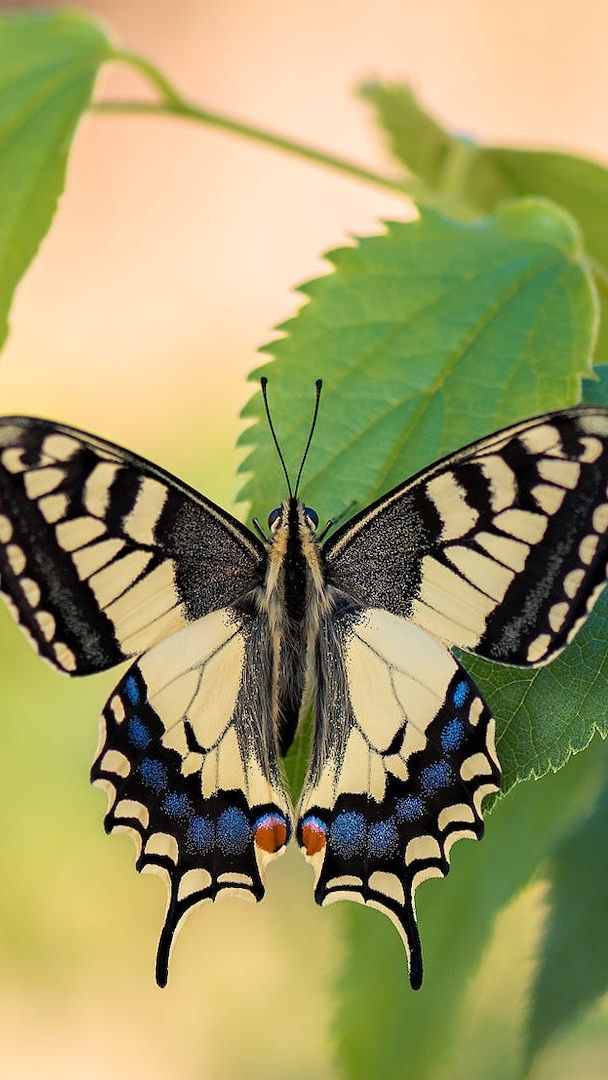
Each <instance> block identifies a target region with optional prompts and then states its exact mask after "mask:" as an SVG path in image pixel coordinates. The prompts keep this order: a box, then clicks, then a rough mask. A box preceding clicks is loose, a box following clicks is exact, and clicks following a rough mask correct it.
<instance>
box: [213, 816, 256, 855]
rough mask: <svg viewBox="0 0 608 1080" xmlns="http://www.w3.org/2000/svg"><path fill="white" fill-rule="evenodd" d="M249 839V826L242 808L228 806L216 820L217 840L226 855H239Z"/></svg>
mask: <svg viewBox="0 0 608 1080" xmlns="http://www.w3.org/2000/svg"><path fill="white" fill-rule="evenodd" d="M250 840H251V826H250V825H249V819H248V817H247V815H246V814H245V813H244V811H243V810H239V808H238V807H237V806H229V807H228V809H227V810H222V813H221V814H220V816H219V818H218V820H217V841H218V844H219V845H220V847H221V849H222V851H223V852H224V854H226V855H240V853H241V852H242V851H244V850H245V848H246V847H247V844H248V843H249V841H250Z"/></svg>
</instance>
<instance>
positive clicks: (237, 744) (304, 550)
mask: <svg viewBox="0 0 608 1080" xmlns="http://www.w3.org/2000/svg"><path fill="white" fill-rule="evenodd" d="M320 386H321V384H320V381H319V382H318V383H317V396H316V405H315V412H314V417H313V422H312V425H311V429H310V435H309V439H308V443H307V445H306V450H305V452H304V455H303V458H302V462H301V465H300V471H299V473H298V478H297V482H296V484H295V486H294V487H293V488H292V486H291V484H290V482H289V476H288V474H287V470H286V468H285V465H284V462H283V458H282V455H281V454H280V449H279V445H278V440H277V437H276V434H275V430H274V427H273V425H272V420H271V417H270V413H269V410H268V405H267V397H266V380H265V379H264V380H262V389H263V392H264V401H265V403H266V411H267V416H268V421H269V425H270V430H271V433H272V436H273V438H274V441H275V443H276V445H277V449H278V450H279V457H280V460H281V464H282V466H283V470H284V472H285V477H286V481H287V488H288V497H287V498H286V499H285V500H284V501H283V502H282V504H281V505H280V506H278V507H276V508H275V509H273V510H272V511H271V513H270V515H269V517H268V530H269V535H267V534H266V532H265V531H264V530H263V529H262V527H261V526H260V524H259V522H257V521H255V520H254V524H255V528H256V532H253V531H250V530H249V529H248V528H246V527H245V526H244V525H243V524H241V522H239V521H238V520H236V519H235V518H234V517H233V516H232V515H231V514H229V513H227V512H226V511H225V510H223V509H221V508H220V507H219V506H216V505H215V504H214V503H212V502H211V501H209V500H208V499H206V498H205V497H204V496H202V495H200V494H198V493H197V492H196V491H195V490H193V489H192V488H190V487H188V486H187V485H186V484H184V483H182V482H181V481H180V480H177V479H176V478H175V477H173V476H171V475H169V474H168V473H167V472H164V471H163V470H162V469H160V468H158V467H157V466H156V465H153V464H151V463H150V462H148V461H145V460H144V459H143V458H140V457H137V456H136V455H135V454H132V453H130V452H128V451H127V450H124V449H122V448H120V447H118V446H115V445H113V444H112V443H110V442H106V441H104V440H102V439H99V438H97V437H95V436H93V435H87V434H84V433H83V432H81V431H78V430H76V429H73V428H71V427H67V426H65V425H62V424H56V423H52V422H50V421H46V420H40V419H33V418H28V417H7V418H4V419H2V420H0V588H1V590H2V593H3V595H4V598H5V599H6V600H7V602H8V604H9V606H10V607H11V609H12V610H13V611H14V614H15V615H16V617H17V619H18V620H19V622H20V624H21V626H22V627H23V629H24V630H25V631H26V633H27V634H28V635H29V637H30V638H31V640H32V642H33V644H34V646H35V647H36V648H37V649H38V651H39V653H40V654H41V655H42V656H43V657H44V658H45V659H46V660H48V661H50V663H51V664H52V665H54V667H56V668H58V669H59V670H60V671H63V672H67V673H68V674H69V675H85V674H88V673H90V672H96V671H102V670H104V669H106V668H110V667H112V666H113V665H115V664H118V663H120V662H121V661H123V660H125V659H126V658H129V657H131V658H132V657H137V659H136V660H135V662H134V663H132V665H131V666H130V667H129V668H128V669H127V671H126V673H125V674H124V675H123V677H122V678H121V679H120V682H119V683H118V685H117V687H116V689H115V690H114V691H113V693H112V694H111V696H110V698H109V700H108V702H107V704H106V706H105V708H104V710H103V715H102V719H101V734H100V742H99V748H98V751H97V755H96V758H95V761H94V764H93V767H92V773H91V777H92V780H93V782H94V783H96V784H99V785H101V786H102V787H103V788H105V789H106V791H107V793H108V796H109V804H108V811H107V815H106V818H105V826H106V830H107V831H108V832H110V831H112V830H123V831H127V832H128V833H130V834H131V835H132V836H133V837H134V839H135V841H136V845H137V850H138V855H137V861H136V866H137V869H138V870H144V869H146V870H148V869H149V870H153V871H157V872H159V873H161V874H162V875H164V877H165V879H166V882H167V886H168V904H167V910H166V915H165V921H164V925H163V929H162V932H161V935H160V942H159V947H158V953H157V964H156V977H157V981H158V983H159V985H161V986H162V985H165V983H166V981H167V977H168V966H169V954H170V951H171V946H172V942H173V939H174V937H175V933H176V930H177V928H178V927H179V926H180V924H181V923H182V920H183V919H184V916H185V915H186V914H187V913H188V912H189V911H190V910H191V909H192V908H193V907H194V906H195V905H196V904H198V903H201V902H203V901H211V900H215V899H217V897H218V896H220V895H221V894H224V893H233V894H240V895H243V896H245V897H249V898H253V899H255V900H260V899H261V898H262V896H263V894H264V872H265V867H266V865H267V863H268V862H269V861H270V860H271V859H273V858H275V857H276V856H278V855H280V854H281V853H282V852H283V851H284V849H285V846H286V845H287V843H288V842H289V840H290V838H291V837H292V836H293V835H294V833H295V837H296V840H297V843H298V844H299V845H300V847H301V848H302V850H303V853H304V855H305V857H306V859H307V860H308V861H309V862H310V863H311V864H312V866H313V868H314V877H315V899H316V901H317V902H318V903H319V904H329V903H332V902H334V901H336V900H344V899H347V900H354V901H357V902H359V903H362V904H366V905H368V906H370V907H374V908H377V909H379V910H380V911H382V912H384V913H385V914H386V915H388V917H389V918H390V919H391V920H392V922H393V923H394V925H395V926H396V928H397V930H398V932H399V934H400V936H401V938H402V940H403V943H404V945H405V948H406V951H407V955H408V961H409V974H410V982H411V985H412V986H413V987H414V988H417V987H419V986H420V984H421V982H422V949H421V942H420V936H419V932H418V927H417V921H416V913H415V905H414V894H415V890H416V888H417V886H418V885H419V884H420V882H422V881H424V880H425V879H427V878H430V877H434V876H444V875H445V874H447V873H448V870H449V857H450V849H451V847H452V844H453V843H454V842H455V841H456V840H459V839H460V838H462V837H471V838H480V837H481V835H482V832H483V821H482V803H483V800H484V799H485V798H486V796H488V795H490V794H493V793H495V792H496V791H498V789H499V786H500V765H499V761H498V758H497V755H496V749H495V723H494V719H493V717H492V715H491V713H490V711H489V709H488V707H487V705H486V704H485V702H484V701H483V699H482V697H481V695H480V693H479V691H478V689H477V687H476V686H475V684H474V682H473V681H472V679H471V678H470V677H469V675H468V674H467V672H466V671H465V669H464V668H463V667H462V666H461V664H460V663H459V662H458V660H457V659H456V658H455V657H454V655H453V654H452V652H451V651H450V649H449V647H448V646H451V645H456V646H459V647H460V648H462V649H465V650H469V651H471V652H473V653H477V654H478V655H480V656H482V657H486V658H487V659H490V660H495V661H498V662H500V663H504V664H516V665H517V664H520V665H524V666H527V665H539V664H544V663H546V662H547V661H549V660H551V659H552V658H553V657H554V656H555V655H556V654H557V653H558V652H559V651H560V650H561V649H563V648H564V646H565V645H566V644H567V642H569V641H570V640H571V638H572V637H573V636H574V634H575V633H576V632H577V630H578V629H579V627H580V626H581V624H582V623H583V621H584V620H585V618H586V616H587V614H588V612H589V611H590V609H591V607H592V605H593V603H594V602H595V600H596V598H597V596H598V594H599V592H600V591H601V589H602V587H603V585H604V582H605V578H606V560H607V540H606V534H607V528H608V495H607V483H608V409H605V408H600V407H591V406H590V407H584V406H581V407H577V408H571V409H567V410H565V411H563V412H555V413H548V414H546V415H544V416H539V417H536V418H534V419H530V420H525V421H523V422H521V423H518V424H515V425H513V426H512V427H508V428H505V429H504V430H503V431H499V432H497V433H495V434H493V435H490V436H488V437H487V438H484V439H481V440H480V441H478V442H474V443H472V444H471V445H470V446H468V447H466V448H465V449H462V450H459V451H457V452H456V453H454V454H451V455H450V456H448V457H446V458H444V459H443V460H441V461H439V462H437V463H435V464H433V465H431V466H430V467H429V468H426V469H424V470H423V471H422V472H420V473H419V474H418V475H417V476H415V477H414V478H413V479H411V480H408V481H406V482H405V483H403V484H400V485H399V486H398V487H396V488H394V489H393V490H392V491H389V492H388V493H387V494H385V495H383V496H382V497H381V498H379V499H377V500H376V501H375V502H373V503H372V504H371V505H369V506H367V507H366V508H365V509H363V510H360V511H359V512H357V513H355V515H354V516H353V517H352V518H351V519H350V520H349V521H347V522H346V523H345V524H342V525H340V526H338V527H337V528H334V530H333V532H332V531H331V529H330V526H331V525H332V524H333V523H332V522H330V523H328V526H327V527H326V528H325V529H323V530H321V531H318V518H317V514H316V513H315V511H314V510H313V509H312V508H310V507H308V506H306V505H305V504H304V503H303V502H302V501H301V500H300V498H299V496H298V488H299V483H300V478H301V475H302V468H303V466H304V461H305V459H306V454H307V452H308V448H309V446H310V442H311V438H312V434H313V429H314V424H315V420H316V416H317V409H318V405H319V393H320ZM309 708H312V712H313V716H314V735H313V737H312V746H311V750H310V765H309V769H308V775H307V779H306V781H305V783H304V787H303V793H302V795H301V798H300V801H299V804H298V807H297V812H296V813H295V814H294V812H293V809H292V806H291V801H290V798H289V795H288V792H287V787H286V783H285V780H284V778H283V773H282V769H281V758H282V757H283V756H284V755H285V753H286V752H287V750H288V748H289V746H290V745H291V743H292V741H293V738H294V736H295V733H296V731H297V730H298V728H299V727H300V725H301V724H302V721H303V719H304V717H305V715H306V713H307V711H308V710H309Z"/></svg>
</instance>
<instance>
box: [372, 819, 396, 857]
mask: <svg viewBox="0 0 608 1080" xmlns="http://www.w3.org/2000/svg"><path fill="white" fill-rule="evenodd" d="M367 847H368V851H369V853H370V855H372V856H373V857H374V858H377V859H380V858H386V857H387V856H389V857H390V856H392V855H395V854H396V853H397V849H398V847H399V835H398V833H397V828H396V825H395V819H394V818H392V817H391V818H387V819H386V821H374V822H372V824H371V825H370V827H369V830H368V834H367Z"/></svg>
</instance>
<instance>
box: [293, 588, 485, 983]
mask: <svg viewBox="0 0 608 1080" xmlns="http://www.w3.org/2000/svg"><path fill="white" fill-rule="evenodd" d="M319 649H320V654H319V662H318V670H319V673H320V675H319V688H318V700H317V727H316V735H315V743H314V748H313V756H312V762H311V766H310V772H309V775H308V779H307V782H306V785H305V787H304V794H303V797H302V800H301V805H300V807H299V813H298V818H299V820H298V830H297V835H298V842H299V844H300V845H301V847H302V848H303V850H304V854H305V857H306V858H307V859H308V861H310V862H311V863H312V864H313V867H314V870H315V878H316V883H315V899H316V900H317V903H319V904H329V903H332V902H333V901H335V900H355V901H357V902H359V903H362V904H367V905H369V906H371V907H376V908H378V909H379V910H381V911H383V912H384V913H385V914H386V915H388V916H389V918H390V919H391V920H392V922H393V923H394V925H395V926H396V928H397V930H398V931H399V934H400V935H401V938H402V940H403V943H404V945H405V947H406V951H407V954H408V962H409V970H410V981H411V984H412V986H413V987H414V989H416V988H418V987H419V986H420V984H421V982H422V951H421V945H420V938H419V934H418V927H417V924H416V914H415V907H414V892H415V890H416V888H417V886H418V885H419V884H420V882H421V881H424V880H425V879H426V878H428V877H434V876H444V875H445V874H447V873H448V870H449V854H450V848H451V846H452V844H453V843H454V842H455V841H456V840H458V839H460V838H462V837H472V838H480V837H481V835H482V833H483V822H482V816H481V809H482V802H483V799H484V797H485V796H486V795H488V794H490V793H492V792H495V791H497V790H498V787H499V785H500V768H499V765H498V760H497V757H496V751H495V747H494V721H493V719H492V717H491V715H490V713H489V711H488V708H487V706H486V705H485V704H484V702H483V700H482V699H481V697H480V695H479V692H478V690H477V688H476V687H475V685H474V683H473V682H472V680H471V679H470V678H469V676H468V675H467V674H466V672H465V671H464V669H463V668H462V667H461V666H460V665H459V664H458V662H457V661H456V660H455V658H454V657H453V656H452V654H451V653H450V652H449V651H448V650H447V649H446V648H445V646H444V645H442V644H441V642H439V641H437V640H436V639H435V638H433V637H431V636H430V635H429V634H427V633H426V632H425V631H424V630H421V629H420V628H419V627H417V626H415V625H413V624H412V623H409V622H407V621H406V620H404V619H400V618H398V617H396V616H394V615H390V614H388V613H387V612H385V611H381V610H373V609H368V610H363V611H359V612H350V613H346V614H343V615H341V616H339V617H338V618H336V619H335V621H328V622H327V624H326V625H325V627H324V630H323V632H322V634H321V637H320V643H319Z"/></svg>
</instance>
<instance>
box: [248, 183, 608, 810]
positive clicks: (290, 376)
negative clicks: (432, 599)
mask: <svg viewBox="0 0 608 1080" xmlns="http://www.w3.org/2000/svg"><path fill="white" fill-rule="evenodd" d="M330 260H331V262H332V264H333V266H334V268H335V270H334V273H333V274H330V275H328V276H326V277H324V278H320V279H318V280H317V281H314V282H311V283H309V284H308V285H306V286H304V287H303V290H302V291H303V292H304V293H305V294H306V295H307V296H308V297H309V303H308V304H306V305H305V306H304V307H303V308H302V310H301V311H300V312H299V313H298V315H297V316H296V317H295V318H294V319H292V320H291V321H290V322H289V323H287V324H285V326H284V327H282V329H283V330H285V331H286V332H287V336H286V337H284V338H281V339H279V340H278V341H276V342H275V343H273V344H272V345H271V346H269V351H272V352H273V353H274V355H275V360H274V363H273V364H272V366H271V367H267V368H264V371H265V372H266V373H267V374H268V376H269V394H270V401H271V406H272V408H273V413H274V419H275V423H276V427H277V428H278V432H279V437H280V439H281V445H282V448H283V452H284V454H285V457H286V460H287V462H288V465H289V466H290V469H291V475H292V476H294V475H295V473H296V472H297V467H298V462H299V458H300V456H301V453H302V449H303V447H304V445H305V441H306V434H307V429H308V426H309V423H310V413H311V408H312V400H313V389H314V379H315V378H317V377H319V376H322V377H323V379H324V388H323V397H322V401H321V410H320V415H319V421H318V426H317V430H316V432H315V439H314V442H313V446H312V448H311V452H310V458H309V461H308V463H307V466H306V470H305V477H304V480H305V484H304V487H305V494H306V501H307V503H308V505H310V506H314V507H315V508H316V509H317V511H318V512H319V515H320V520H324V519H325V518H329V517H335V516H336V515H337V514H340V513H343V512H344V511H346V510H348V509H349V508H350V507H351V505H352V502H353V500H354V501H355V502H356V504H357V505H358V506H362V505H365V504H366V503H367V502H369V500H370V499H371V498H373V497H374V496H377V495H379V494H380V493H381V492H382V491H386V490H388V489H390V488H391V487H393V486H394V485H396V484H398V483H400V482H401V481H402V480H403V479H405V478H406V477H407V476H408V475H411V474H413V473H415V472H416V471H417V470H418V469H420V468H421V467H423V466H424V465H426V464H428V463H430V462H432V461H433V460H435V459H437V458H438V457H441V456H442V455H443V454H445V453H447V452H448V451H450V450H453V449H455V448H457V447H458V446H460V445H463V444H466V443H467V442H470V441H471V440H472V439H473V438H475V437H478V436H481V435H483V434H487V433H488V432H489V431H491V430H493V429H496V428H499V427H501V426H503V425H505V424H507V423H509V422H512V421H515V420H517V419H520V418H521V417H522V416H525V415H533V414H535V413H540V412H544V411H546V410H549V409H553V408H559V407H563V406H566V405H569V404H572V403H573V402H574V401H576V400H577V399H578V398H579V397H580V377H581V376H582V375H587V376H589V375H591V373H592V369H591V367H590V365H589V362H588V360H587V357H588V355H589V353H590V351H591V348H592V342H593V328H594V321H595V302H594V292H593V289H592V286H591V285H590V282H589V278H588V275H587V273H586V271H585V268H584V266H583V265H581V262H580V249H579V246H578V237H577V233H576V230H575V229H574V228H573V227H572V225H571V222H570V219H569V218H568V217H567V216H566V215H564V214H562V213H561V212H559V211H556V210H555V208H554V207H552V206H551V205H550V204H546V203H543V202H535V201H530V200H524V201H523V202H518V203H512V204H507V205H505V207H504V208H503V209H502V210H501V212H499V213H498V214H497V215H495V216H494V217H491V218H487V219H486V220H485V221H483V222H476V223H475V224H474V225H471V224H466V223H462V222H455V221H452V220H450V219H448V218H445V217H443V216H442V215H440V214H437V213H435V212H432V211H424V213H423V214H422V217H421V219H420V221H418V222H414V223H410V224H391V225H389V226H388V231H387V233H386V234H385V235H383V236H377V237H372V238H368V239H365V240H362V241H360V242H359V243H358V245H357V246H356V247H352V248H345V249H341V250H340V251H337V252H333V253H332V254H331V255H330ZM585 385H586V386H592V385H593V384H592V383H591V382H590V381H588V380H586V383H585ZM246 415H249V416H254V417H258V418H259V419H258V420H257V422H256V423H254V424H253V425H252V426H251V427H249V428H248V429H247V430H246V431H245V433H244V435H243V437H242V442H244V443H246V444H249V445H251V444H253V445H254V449H253V450H252V452H251V453H250V455H249V457H248V458H247V459H246V461H245V462H244V465H243V468H244V469H251V470H252V471H253V472H254V473H255V485H254V484H253V483H252V482H250V483H249V484H247V485H246V487H245V489H244V495H245V497H247V496H250V495H252V494H253V491H254V490H255V492H256V504H255V510H256V512H257V513H258V514H259V515H260V516H263V515H264V513H265V512H267V511H268V509H269V508H270V507H272V506H275V505H276V503H277V502H279V501H280V498H281V494H280V485H281V481H280V471H279V463H278V460H277V455H276V452H275V450H274V447H273V445H272V442H271V440H270V438H269V436H268V431H267V426H266V422H265V420H264V419H263V414H262V409H261V402H260V400H259V395H256V396H255V397H254V398H253V399H252V401H251V402H250V403H249V406H248V407H247V409H246ZM607 614H608V606H607V602H606V601H604V602H603V603H602V604H601V605H600V609H599V611H598V612H596V613H594V615H593V617H592V618H591V619H590V620H589V622H588V624H587V625H586V626H585V628H584V630H583V631H582V632H581V634H580V635H579V636H578V638H577V639H576V641H575V643H574V644H573V645H572V647H571V649H569V650H568V651H567V652H565V653H564V654H563V655H562V656H561V657H560V658H558V660H557V661H555V663H554V664H552V665H550V666H549V667H547V668H543V669H541V670H539V671H533V672H530V671H527V672H522V670H521V669H511V668H506V667H504V666H501V665H496V664H490V663H487V662H484V661H482V660H478V659H477V658H473V657H467V658H466V661H465V664H466V666H467V667H468V668H469V669H470V671H471V673H472V674H473V677H474V678H475V679H476V680H477V681H478V682H479V686H480V689H481V691H482V693H483V694H484V696H486V698H487V700H488V703H489V705H490V707H491V708H492V710H493V712H494V714H495V716H496V717H497V721H498V739H499V753H500V757H501V762H502V766H503V770H504V785H505V790H508V788H509V787H511V786H512V785H513V784H514V783H515V782H516V781H517V780H521V779H525V778H526V777H528V776H531V775H534V776H540V775H542V774H543V773H545V772H547V771H548V770H549V769H555V768H559V767H560V766H561V765H563V763H564V762H565V761H566V760H567V759H568V757H569V756H570V754H571V753H572V752H573V751H574V750H579V749H581V748H583V747H584V746H586V745H587V743H588V742H589V740H590V738H591V737H592V735H593V733H594V731H595V730H596V726H598V725H599V726H601V730H602V731H603V730H604V729H605V728H604V726H605V724H606V719H605V715H604V713H605V710H604V708H603V704H602V703H603V700H604V696H605V695H606V693H607V677H608V659H607V658H608V648H607V645H608V622H607V620H606V615H607ZM532 684H534V693H531V692H530V690H531V687H532ZM296 749H297V748H296Z"/></svg>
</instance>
